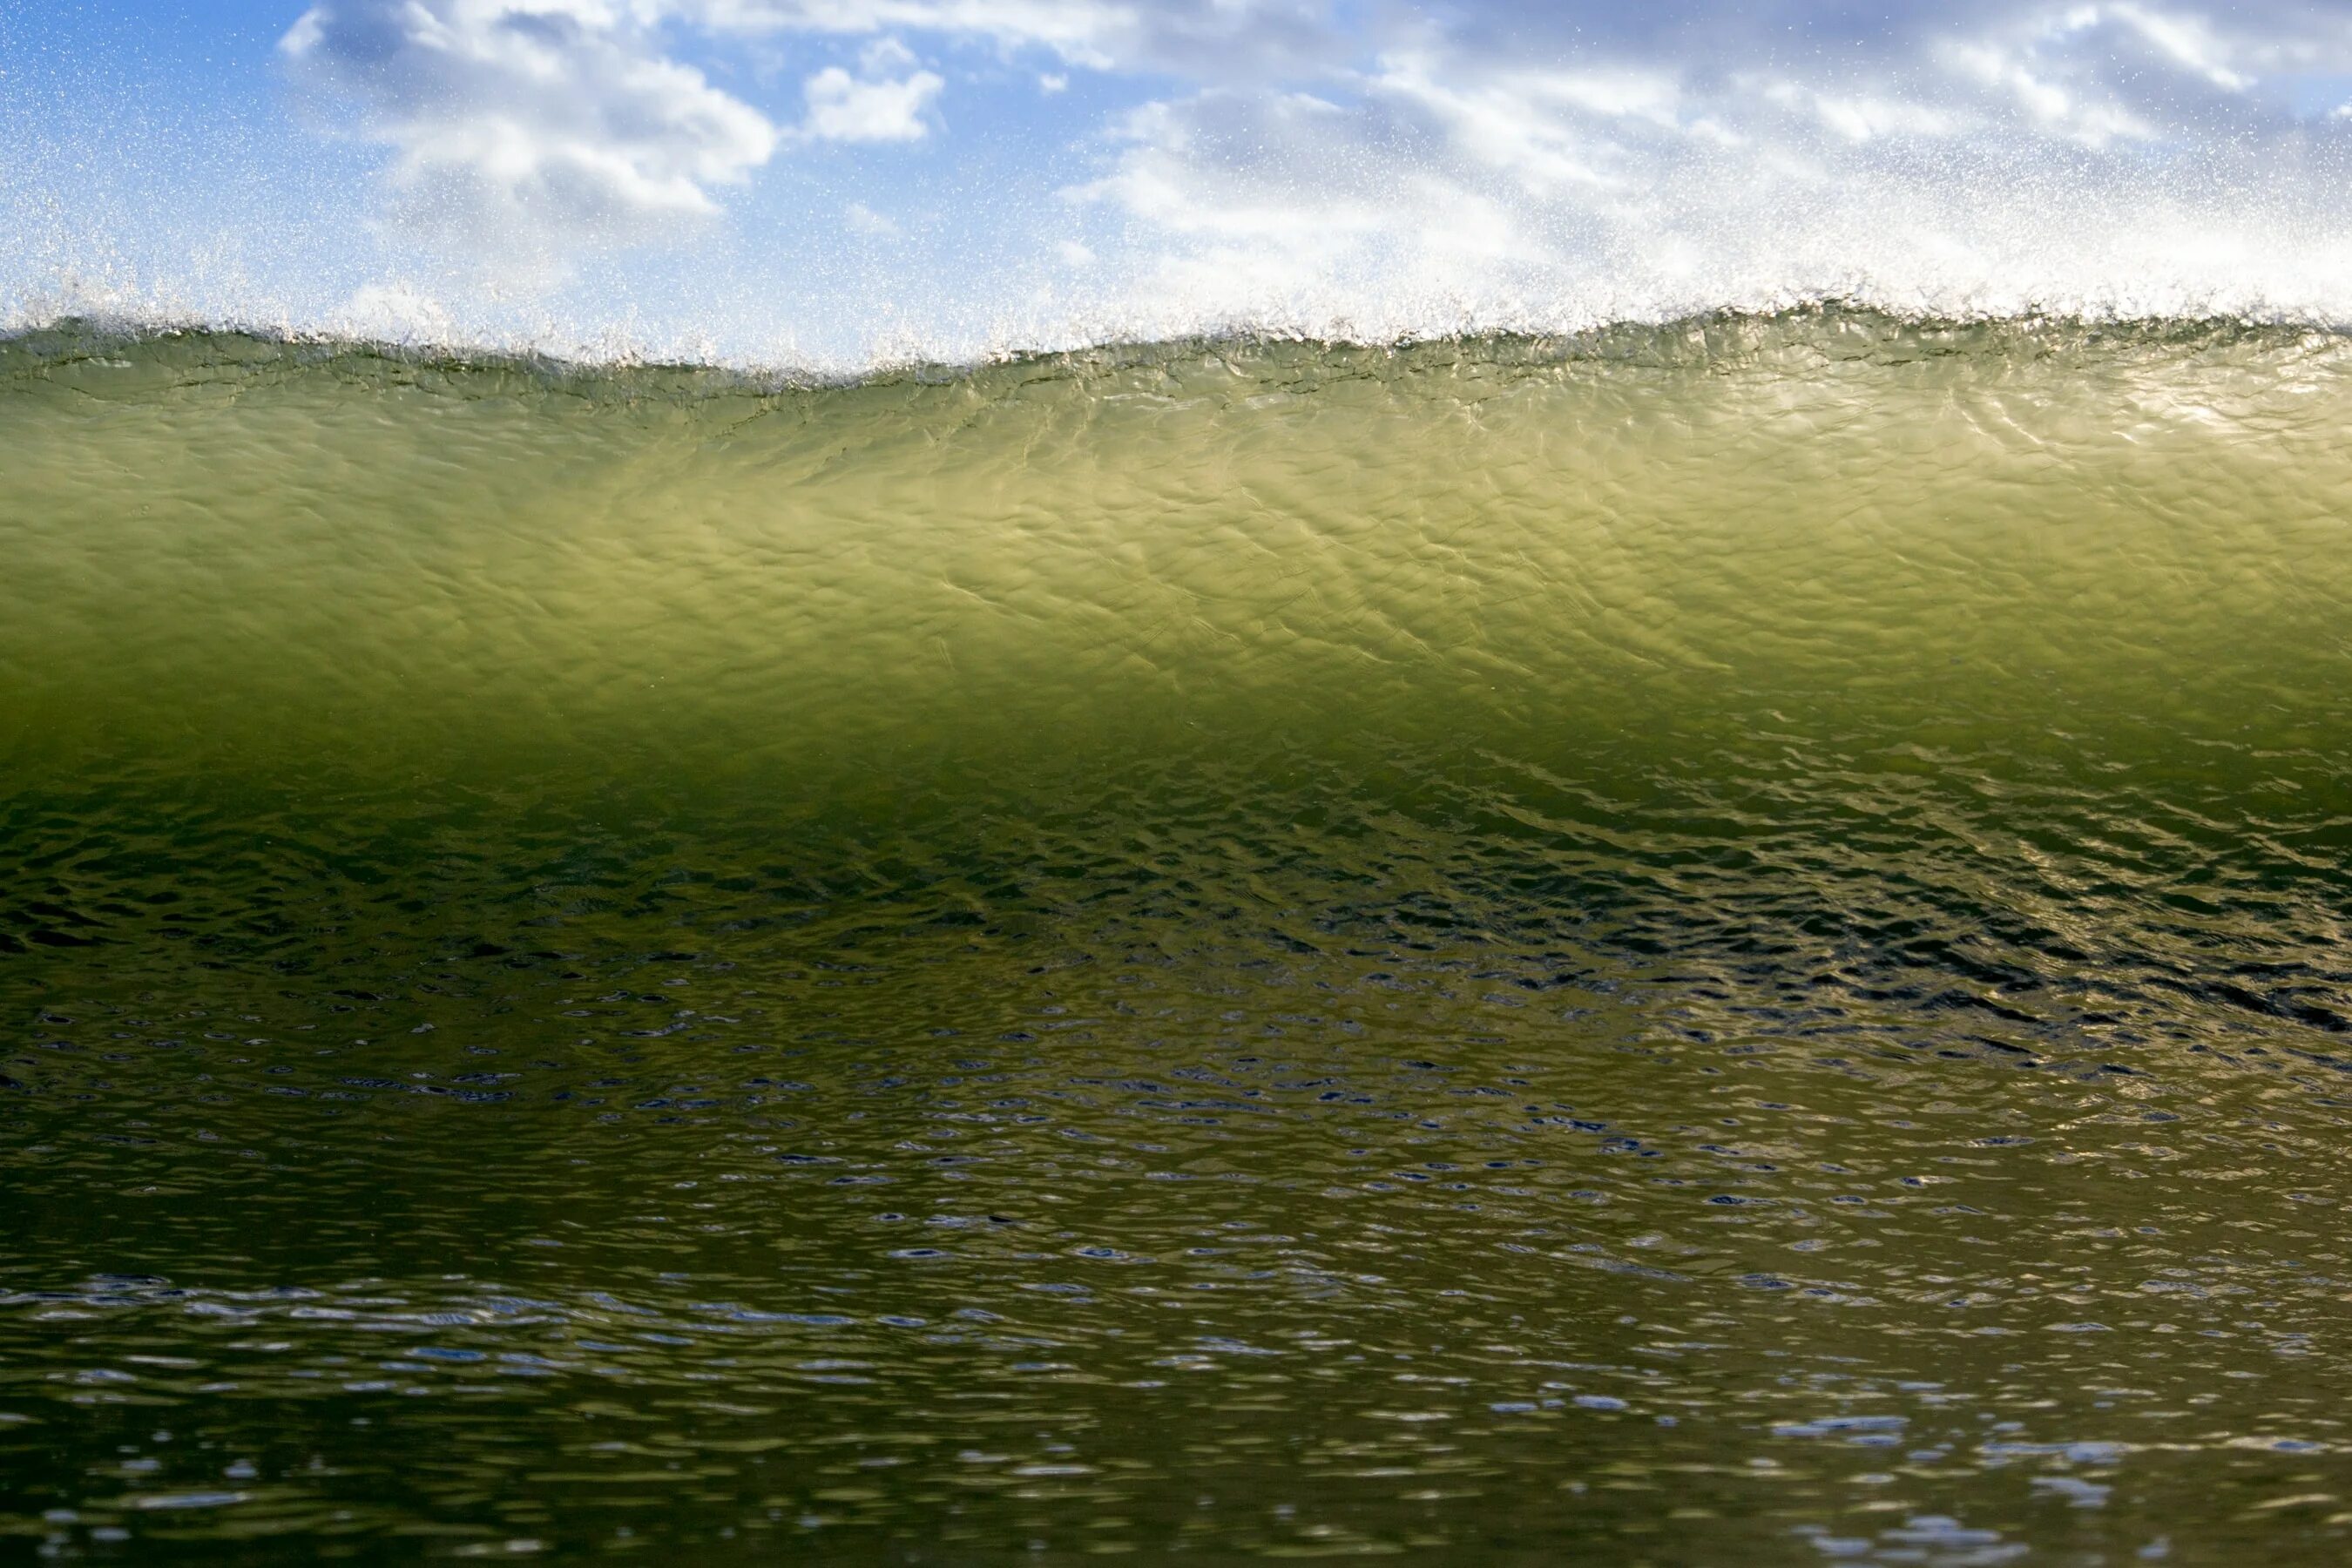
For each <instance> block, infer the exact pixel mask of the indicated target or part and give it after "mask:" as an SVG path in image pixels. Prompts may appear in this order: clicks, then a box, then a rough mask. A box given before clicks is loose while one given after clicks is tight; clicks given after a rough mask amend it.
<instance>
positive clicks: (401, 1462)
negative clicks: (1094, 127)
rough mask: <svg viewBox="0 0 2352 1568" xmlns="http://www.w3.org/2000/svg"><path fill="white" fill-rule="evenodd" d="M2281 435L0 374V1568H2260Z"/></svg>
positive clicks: (1681, 345) (590, 378) (2135, 347)
mask: <svg viewBox="0 0 2352 1568" xmlns="http://www.w3.org/2000/svg"><path fill="white" fill-rule="evenodd" d="M2347 430H2352V344H2347V342H2344V341H2342V340H2338V339H2334V338H2326V337H2313V336H2305V335H2297V334H2293V333H2287V332H2281V331H2246V330H2240V329H2231V328H2221V327H2210V328H2207V327H2195V328H2191V327H2177V328H2164V329H2158V328H2138V329H2119V330H2112V331H2096V330H2093V329H2090V328H2086V327H2082V326H2076V325H2066V324H2013V325H2008V326H1999V327H1979V328H1969V329H1960V328H1923V327H1913V326H1903V325H1900V324H1897V323H1895V322H1892V321H1886V320H1884V319H1879V318H1871V317H1857V316H1847V315H1840V314H1837V313H1833V312H1832V313H1811V314H1806V315H1801V316H1795V317H1790V318H1786V319H1780V320H1770V321H1715V322H1708V323H1702V324H1698V325H1695V326H1691V327H1686V328H1676V329H1670V330H1664V331H1622V332H1618V333H1613V334H1605V335H1602V336H1600V337H1596V338H1593V339H1591V340H1585V341H1580V342H1570V343H1541V342H1489V343H1470V344H1454V345H1432V346H1427V347H1423V348H1417V349H1412V350H1409V351H1402V352H1398V353H1377V352H1371V351H1360V350H1340V349H1333V348H1328V347H1319V346H1313V345H1283V344H1269V345H1257V346H1250V345H1225V346H1208V347H1202V346H1192V347H1181V346H1180V347H1169V348H1159V349H1150V350H1137V351H1128V352H1123V353H1102V354H1098V355H1094V356H1088V357H1083V358H1079V359H1074V360H1066V361H1049V362H1039V363H1020V364H1014V365H1003V366H994V367H988V368H984V369H982V370H979V371H976V372H972V373H970V374H952V375H950V374H941V375H935V376H919V375H912V374H909V375H907V376H904V377H899V378H895V379H884V380H881V381H877V382H875V383H872V384H865V385H861V386H856V387H834V388H801V389H793V388H779V387H774V386H762V385H761V384H754V383H751V382H748V381H745V380H742V379H740V378H730V377H727V376H722V375H719V374H707V373H683V372H677V373H673V372H656V371H612V372H587V371H578V370H565V369H562V368H558V367H538V366H530V365H518V364H505V365H497V364H492V365H478V366H466V365H453V364H446V363H420V362H415V361H409V360H403V359H400V358H397V357H384V356H379V355H375V354H372V353H367V352H364V351H361V350H356V349H352V348H348V347H345V348H333V347H310V346H300V345H280V344H270V343H261V342H250V341H247V340H240V339H235V338H224V337H209V338H207V337H193V338H177V339H157V340H149V341H145V342H113V341H109V340H106V339H104V338H102V337H99V336H93V335H89V334H78V333H70V332H68V333H56V334H50V335H47V336H38V337H33V338H26V339H20V340H17V341H16V342H12V343H9V344H7V345H5V347H0V864H5V880H0V1027H5V1037H0V1560H16V1558H18V1557H22V1558H23V1559H26V1560H32V1559H33V1558H35V1556H36V1554H37V1553H46V1554H47V1555H49V1556H51V1557H65V1558H71V1559H84V1558H87V1559H91V1560H100V1561H105V1560H117V1559H119V1560H122V1561H142V1562H143V1561H175V1562H176V1561H189V1562H202V1561H219V1562H239V1563H245V1562H280V1561H282V1562H289V1563H290V1562H308V1561H312V1560H315V1559H318V1558H320V1557H328V1556H341V1557H348V1558H357V1559H360V1560H362V1561H369V1562H396V1561H405V1560H410V1559H414V1558H418V1557H436V1556H444V1555H451V1554H472V1555H494V1556H500V1557H504V1556H509V1555H511V1554H524V1553H530V1552H546V1553H549V1554H554V1555H576V1556H588V1555H601V1554H606V1553H620V1554H627V1553H635V1555H637V1556H638V1557H639V1558H641V1559H642V1560H645V1561H647V1562H662V1563H667V1562H709V1563H736V1562H742V1563H755V1562H772V1561H807V1562H829V1561H838V1562H857V1563H873V1562H905V1563H987V1562H996V1561H1007V1562H1010V1561H1019V1562H1024V1563H1028V1562H1059V1561H1066V1560H1075V1559H1076V1558H1078V1557H1080V1556H1087V1555H1091V1554H1096V1553H1104V1552H1135V1553H1139V1554H1142V1555H1145V1556H1154V1557H1156V1556H1166V1555H1176V1554H1183V1555H1190V1556H1194V1557H1198V1558H1200V1559H1202V1560H1204V1561H1214V1560H1220V1559H1226V1558H1232V1557H1235V1556H1243V1555H1250V1554H1257V1553H1269V1554H1309V1553H1327V1554H1333V1555H1340V1556H1353V1555H1365V1554H1370V1553H1373V1552H1394V1553H1405V1554H1409V1555H1418V1556H1420V1557H1423V1558H1424V1559H1426V1560H1429V1561H1443V1562H1448V1563H1517V1562H1527V1563H1559V1562H1581V1561H1587V1560H1591V1561H1605V1562H1609V1563H1727V1562H1740V1563H1771V1564H1779V1563H1829V1562H1844V1563H1937V1564H1949V1565H1958V1564H1975V1563H2006V1562H2012V1561H2017V1562H2032V1563H2070V1564H2071V1563H2138V1562H2141V1561H2144V1560H2154V1559H2157V1558H2162V1557H2166V1556H2168V1557H2169V1559H2170V1560H2171V1561H2173V1562H2177V1563H2212V1562H2231V1561H2251V1560H2255V1559H2257V1558H2259V1559H2261V1560H2263V1561H2266V1562H2271V1563H2279V1562H2292V1563H2304V1562H2309V1563H2332V1562H2336V1561H2340V1560H2341V1558H2342V1556H2343V1555H2344V1553H2345V1552H2346V1551H2347V1546H2352V1531H2347V1526H2352V1429H2347V1419H2352V1413H2347V1408H2346V1402H2347V1396H2352V1372H2347V1370H2346V1366H2345V1362H2344V1359H2343V1358H2344V1355H2345V1353H2346V1352H2347V1345H2352V1339H2347V1330H2352V1305H2347V1302H2352V1259H2347V1247H2352V1239H2347V1234H2346V1220H2345V1212H2346V1205H2347V1201H2352V1163H2347V1149H2348V1148H2352V1079H2347V1076H2346V1075H2347V1071H2352V1040H2347V1033H2352V945H2347V942H2352V937H2347V926H2352V614H2347V612H2352V548H2348V547H2352V521H2347V497H2352V441H2347V438H2346V433H2347Z"/></svg>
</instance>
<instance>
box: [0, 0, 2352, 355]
mask: <svg viewBox="0 0 2352 1568" xmlns="http://www.w3.org/2000/svg"><path fill="white" fill-rule="evenodd" d="M275 58H277V60H278V65H279V67H280V68H281V79H278V81H276V82H275V83H273V84H268V90H267V91H264V92H258V93H256V94H253V95H250V96H247V97H245V98H242V99H239V98H236V97H235V95H234V94H229V95H226V98H227V100H226V101H221V102H215V101H212V100H209V99H207V98H206V96H205V93H204V91H203V90H202V89H175V91H176V92H177V97H176V98H175V99H173V100H171V101H163V102H158V101H156V100H154V98H153V96H152V95H150V97H149V99H148V100H146V101H144V102H143V103H142V104H141V107H140V109H139V110H138V114H137V116H136V117H135V118H133V117H132V116H131V110H126V109H124V108H123V107H121V106H122V105H123V104H125V103H126V102H138V101H140V97H139V95H138V94H137V93H135V92H131V91H125V90H113V89H117V88H120V87H121V85H122V84H121V83H116V82H110V80H109V79H107V77H106V75H105V70H104V69H103V68H100V66H99V65H96V64H93V63H92V62H91V61H90V60H89V59H88V58H81V57H79V56H78V55H76V54H75V53H74V50H73V49H72V47H70V46H68V45H64V44H60V45H58V46H57V49H56V50H55V51H53V52H52V54H51V55H50V56H48V57H47V58H41V57H38V56H37V55H36V56H35V57H33V58H31V59H30V61H29V63H30V65H31V67H32V68H30V69H29V70H20V71H19V72H18V73H17V76H16V79H15V82H14V85H11V86H6V87H0V132H5V136H0V217H5V219H6V220H7V221H6V222H5V224H0V322H5V324H6V325H8V326H10V327H13V328H15V329H16V330H18V331H23V330H27V329H33V328H38V327H42V326H46V325H48V324H51V323H54V322H57V321H61V320H65V319H68V318H77V317H78V318H97V319H105V320H111V321H117V322H120V323H123V324H127V325H130V326H133V327H137V328H148V329H152V328H158V327H171V326H198V327H209V328H215V329H244V330H259V331H270V332H276V333H281V334H295V335H317V336H325V337H331V338H344V339H352V340H361V341H370V342H389V343H395V344H403V345H409V346H414V347H418V348H424V349H428V350H457V351H467V352H485V351H487V352H496V353H519V354H531V353H539V354H551V355H555V356H559V357H562V358H566V359H572V360H584V361H588V362H593V363H610V362H628V361H637V362H646V361H652V362H661V363H705V364H720V365H731V366H737V367H757V368H768V369H772V368H790V369H793V370H799V371H803V372H806V373H809V374H819V375H826V374H830V375H855V374H863V373H866V372H870V371H872V370H874V369H876V368H877V367H880V366H887V365H891V364H899V363H922V362H930V363H974V362H980V361H985V360H988V359H991V358H995V357H1001V356H1003V355H1005V354H1009V353H1023V352H1032V351H1042V352H1054V351H1062V350H1069V349H1076V348H1082V347H1087V346H1091V345H1099V344H1104V343H1112V342H1163V341H1179V340H1185V339H1190V338H1194V337H1199V336H1202V335H1219V334H1232V333H1244V334H1251V335H1255V336H1259V337H1298V338H1306V339H1313V340H1317V341H1323V342H1357V343H1393V342H1410V341H1416V340H1426V339H1433V338H1444V337H1454V336H1462V335H1482V334H1519V335H1527V336H1550V337H1557V336H1560V335H1563V334H1575V333H1583V332H1590V331H1594V330H1596V329H1600V328H1603V327H1606V326H1608V325H1611V324H1613V323H1625V322H1634V323H1664V322H1672V321H1682V320H1687V319H1690V318H1692V317H1695V316H1699V315H1705V314H1707V313H1711V312H1725V311H1729V312H1745V313H1764V314H1769V313H1772V312H1776V311H1784V310H1790V309H1792V308H1797V307H1801V306H1805V305H1808V304H1818V303H1821V302H1823V301H1832V300H1834V301H1842V302H1845V303H1847V304H1851V305H1853V306H1856V307H1861V308H1866V309H1870V310H1879V311H1883V312H1885V313H1887V314H1889V315H1892V316H1895V317H1898V318H1905V319H1922V320H1925V319H1938V320H1963V321H1965V320H1987V319H2005V318H2018V317H2027V316H2049V315H2054V316H2061V317H2068V318H2074V319H2080V320H2084V321H2116V320H2138V321H2152V320H2180V319H2203V318H2212V317H2225V318H2233V319H2238V320H2244V321H2264V322H2283V323H2291V324H2302V325H2319V326H2329V327H2333V326H2337V325H2341V324H2344V323H2347V322H2352V204H2347V200H2346V198H2345V196H2344V195H2343V193H2344V192H2345V191H2346V190H2347V189H2352V180H2347V174H2352V119H2348V118H2347V115H2346V113H2345V111H2344V108H2343V106H2342V105H2341V103H2340V100H2344V99H2346V98H2347V97H2352V26H2347V24H2346V23H2344V22H2343V21H2342V20H2341V19H2340V18H2336V17H2333V16H2330V15H2328V14H2326V13H2325V12H2324V11H2321V10H2318V9H2315V8H2313V7H2309V6H2305V5H2297V4H2291V3H2288V0H2263V3H2260V4H2253V5H2241V6H2237V7H2233V8H2231V10H2230V11H2229V12H2227V13H2226V14H2225V13H2222V12H2219V11H2208V10H2203V9H2200V8H2198V7H2194V6H2174V7H2166V6H2156V5H2141V4H2136V3H2135V4H2093V5H2051V4H2036V3H2032V0H2023V3H2016V0H1972V3H1970V4H1965V5H1956V6H1951V7H1944V8H1939V9H1938V11H1937V13H1936V14H1935V15H1934V16H1922V17H1916V18H1911V17H1905V18H1894V19H1885V20H1880V21H1874V22H1867V23H1865V22H1863V21H1859V20H1855V19H1853V18H1852V17H1847V16H1843V15H1830V14H1826V13H1823V12H1822V10H1821V9H1820V8H1819V7H1817V6H1804V5H1786V6H1778V7H1769V6H1768V7H1766V8H1764V11H1763V12H1761V13H1751V12H1749V11H1741V12H1738V13H1735V12H1733V11H1731V10H1729V9H1727V8H1726V7H1723V6H1720V5H1711V4H1701V3H1695V0H1685V3H1678V4H1674V5H1665V6H1663V7H1660V8H1657V9H1656V11H1655V14H1654V15H1652V16H1648V17H1647V19H1646V20H1641V21H1629V20H1625V19H1622V18H1617V17H1613V16H1610V15H1608V14H1606V13H1604V12H1602V11H1601V10H1600V9H1599V8H1597V7H1591V6H1583V5H1569V6H1566V7H1563V8H1561V9H1560V10H1559V12H1558V14H1557V15H1547V16H1525V15H1519V14H1517V12H1516V11H1514V10H1512V9H1510V8H1507V7H1501V6H1494V5H1466V6H1463V7H1459V8H1457V10H1456V12H1455V13H1454V15H1452V16H1451V17H1450V18H1449V19H1448V20H1447V21H1445V22H1444V24H1442V25H1440V24H1435V23H1429V22H1425V21H1424V22H1417V23H1412V24H1410V25H1407V24H1406V23H1404V22H1400V21H1397V20H1395V19H1394V18H1389V19H1365V18H1360V17H1356V18H1351V17H1349V16H1343V15H1341V14H1339V13H1337V12H1327V11H1323V10H1319V9H1317V8H1314V7H1306V8H1300V7H1297V6H1273V5H1251V4H1225V5H1192V4H1173V5H1169V6H1167V7H1161V8H1154V9H1153V11H1152V12H1150V14H1149V15H1148V16H1146V15H1145V14H1143V13H1139V12H1134V11H1131V10H1129V9H1127V8H1122V7H1118V6H1113V5H1107V4H1097V0H1050V3H1043V0H1041V3H1040V4H1034V5H1020V6H1015V5H992V4H982V3H978V0H974V3H971V4H964V5H929V4H922V3H917V0H892V3H890V4H880V3H875V4H849V3H844V4H837V5H824V6H816V5H798V4H786V3H783V0H761V3H756V4H755V3H751V0H738V3H733V4H728V5H718V4H688V3H685V0H659V3H655V0H646V3H645V4H640V5H632V6H628V7H611V6H603V5H587V4H573V3H572V0H418V3H417V4H414V5H405V4H404V5H387V4H381V3H378V0H332V3H329V4H321V5H315V6H313V7H312V8H311V9H310V11H308V12H306V13H302V14H301V15H300V16H299V20H296V21H295V22H294V23H293V25H292V26H291V27H290V28H289V30H288V31H286V32H285V33H284V35H283V36H282V37H281V38H279V40H278V43H277V46H276V49H275ZM757 61H768V62H771V64H770V65H765V66H762V67H761V69H763V70H768V71H769V74H770V76H772V78H773V79H772V82H770V84H769V85H767V86H765V87H763V86H761V81H762V80H763V78H761V76H759V74H758V73H756V72H751V71H750V70H749V69H748V67H749V66H750V65H751V64H752V63H754V62H757ZM774 62H782V64H780V65H778V64H774ZM52 79H61V80H63V81H65V82H67V83H68V84H69V85H71V86H73V87H74V88H76V89H79V90H76V91H74V92H71V93H69V94H53V95H50V96H49V97H47V98H46V99H43V100H41V101H40V102H38V103H37V102H36V101H35V99H36V97H37V92H36V91H35V89H34V88H28V87H26V85H25V84H26V82H27V81H30V82H33V83H35V84H40V83H42V82H44V81H45V80H52ZM60 104H62V105H63V108H62V110H60V109H59V107H58V106H59V105H60Z"/></svg>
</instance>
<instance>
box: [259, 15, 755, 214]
mask: <svg viewBox="0 0 2352 1568" xmlns="http://www.w3.org/2000/svg"><path fill="white" fill-rule="evenodd" d="M278 49H279V53H280V56H281V58H283V59H284V61H285V63H286V65H287V68H288V69H289V72H290V73H291V75H292V77H293V79H294V80H295V82H296V83H297V84H298V85H299V87H301V88H302V89H305V90H306V91H307V92H308V93H309V94H310V95H311V97H312V100H313V101H315V102H318V103H320V104H321V105H327V106H333V107H334V108H336V109H339V110H349V111H351V112H352V116H353V118H352V121H351V123H352V126H353V128H354V129H355V130H356V132H357V133H358V134H359V135H361V136H362V137H364V138H366V139H368V140H370V141H373V142H381V143H383V144H384V145H386V146H389V147H391V148H392V149H393V150H394V163H393V165H392V169H391V172H390V180H391V185H392V190H393V193H394V197H395V205H396V209H397V210H398V211H399V213H400V214H401V215H402V216H404V217H405V218H407V219H408V220H409V221H410V222H412V223H413V224H415V225H416V226H420V227H422V228H425V229H426V230H429V231H432V232H434V233H436V234H438V235H441V236H444V237H457V238H460V239H465V240H468V241H471V242H475V243H482V244H491V245H497V246H500V247H508V246H513V245H516V244H520V245H522V246H524V247H561V246H563V245H567V244H576V243H580V242H583V241H587V242H601V241H614V240H620V241H627V240H635V239H640V238H644V237H648V236H650V235H652V234H654V233H656V232H659V231H661V230H662V229H664V228H665V227H667V226H674V225H676V224H677V222H678V221H679V220H681V219H699V218H706V217H709V216H712V215H713V214H715V213H716V212H717V210H718V206H717V204H716V202H715V201H714V199H713V197H712V194H711V193H712V190H713V188H714V187H718V186H723V185H728V184H736V183H739V182H740V181H741V180H742V179H743V178H744V177H745V176H746V175H748V174H750V172H751V171H752V170H753V169H756V168H758V167H759V166H760V165H761V164H762V163H765V162H766V161H767V160H768V158H769V157H770V155H771V154H772V153H773V152H774V150H775V147H776V144H777V141H778V135H777V132H776V129H775V127H774V126H773V125H772V124H771V123H770V122H769V121H768V120H767V118H766V117H765V116H764V115H762V114H761V113H760V112H759V111H758V110H755V109H753V108H751V106H750V105H749V104H746V103H744V102H742V101H740V100H738V99H736V98H734V97H732V96H730V95H729V94H728V93H726V92H723V91H721V90H720V89H717V88H715V87H713V86H711V85H710V83H709V81H708V80H707V79H705V78H704V77H703V75H702V73H701V72H700V71H698V70H697V69H695V68H692V67H691V66H688V65H683V64H680V63H679V62H677V61H676V60H674V59H671V58H667V57H666V56H665V55H664V54H663V53H662V52H661V51H660V48H659V45H658V40H657V38H656V37H655V35H654V33H653V32H652V31H651V29H650V25H649V22H648V19H647V17H646V16H645V15H644V14H642V12H641V10H640V9H639V8H636V7H632V6H625V5H619V4H613V3H606V0H324V3H322V4H320V5H313V6H312V7H311V8H310V10H308V11H306V12H304V13H303V14H302V16H300V17H299V18H298V19H297V20H296V22H295V23H294V26H292V27H291V28H289V30H288V32H287V33H286V35H285V37H283V38H282V39H281V40H280V41H279V44H278Z"/></svg>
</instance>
